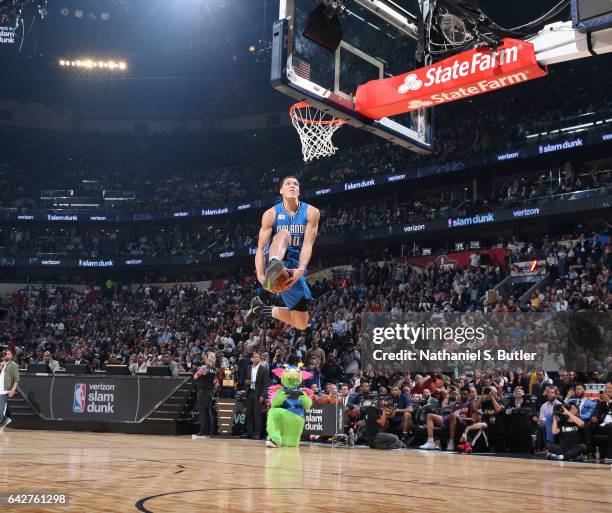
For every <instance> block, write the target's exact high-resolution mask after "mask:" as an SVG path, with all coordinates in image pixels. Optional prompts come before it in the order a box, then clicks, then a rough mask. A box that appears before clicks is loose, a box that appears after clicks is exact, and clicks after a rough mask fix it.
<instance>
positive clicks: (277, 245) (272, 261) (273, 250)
mask: <svg viewBox="0 0 612 513" xmlns="http://www.w3.org/2000/svg"><path fill="white" fill-rule="evenodd" d="M290 242H291V235H290V234H289V232H288V231H287V230H280V231H278V232H277V234H276V235H275V236H274V237H273V238H272V242H271V244H270V249H269V251H268V266H267V267H266V271H265V277H264V283H263V287H264V289H266V290H267V291H272V290H273V289H274V287H275V285H276V280H277V279H278V277H279V276H280V275H281V274H282V273H283V271H284V270H285V265H284V264H283V259H284V258H285V253H286V252H287V248H288V247H289V243H290Z"/></svg>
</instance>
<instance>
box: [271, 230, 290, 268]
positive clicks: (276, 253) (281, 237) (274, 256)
mask: <svg viewBox="0 0 612 513" xmlns="http://www.w3.org/2000/svg"><path fill="white" fill-rule="evenodd" d="M290 242H291V234H290V233H289V230H279V231H278V232H277V233H276V235H275V236H274V237H272V242H271V243H270V249H269V250H268V255H269V256H268V261H269V262H270V263H272V261H273V260H280V261H282V260H283V259H284V258H285V253H287V248H288V247H289V243H290Z"/></svg>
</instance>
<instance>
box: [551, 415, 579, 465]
mask: <svg viewBox="0 0 612 513" xmlns="http://www.w3.org/2000/svg"><path fill="white" fill-rule="evenodd" d="M552 434H553V435H554V436H555V437H557V438H558V444H557V443H554V442H549V443H548V451H549V455H548V458H549V459H551V460H571V461H582V454H583V453H585V452H586V450H587V446H586V444H585V443H584V421H583V420H582V419H581V418H580V417H579V411H578V407H577V406H576V405H575V404H565V405H563V404H557V405H555V407H554V408H553V418H552Z"/></svg>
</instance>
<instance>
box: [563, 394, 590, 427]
mask: <svg viewBox="0 0 612 513" xmlns="http://www.w3.org/2000/svg"><path fill="white" fill-rule="evenodd" d="M584 392H585V388H584V385H576V388H575V389H574V390H573V391H572V390H570V392H569V393H568V394H567V396H566V398H565V402H566V403H567V404H575V405H576V407H577V408H578V411H579V412H580V418H581V419H582V421H583V422H587V423H588V422H590V420H591V417H593V416H594V415H595V413H596V411H597V406H598V405H597V401H593V400H592V399H589V398H588V397H585V395H584Z"/></svg>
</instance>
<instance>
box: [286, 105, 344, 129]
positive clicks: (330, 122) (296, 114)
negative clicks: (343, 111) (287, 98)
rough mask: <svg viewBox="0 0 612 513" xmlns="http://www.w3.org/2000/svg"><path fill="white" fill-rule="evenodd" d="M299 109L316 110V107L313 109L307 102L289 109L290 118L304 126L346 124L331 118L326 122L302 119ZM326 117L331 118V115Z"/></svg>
mask: <svg viewBox="0 0 612 513" xmlns="http://www.w3.org/2000/svg"><path fill="white" fill-rule="evenodd" d="M299 109H316V107H313V106H312V105H310V104H309V103H307V102H298V103H295V104H294V105H292V106H291V107H290V108H289V112H290V114H291V116H293V117H295V119H297V120H298V121H300V122H301V123H304V124H306V125H344V124H345V123H346V121H344V120H343V119H340V118H333V119H327V120H317V119H304V118H303V117H302V116H301V115H300V113H299ZM326 114H327V113H326ZM328 116H331V114H328ZM332 117H333V116H332Z"/></svg>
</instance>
